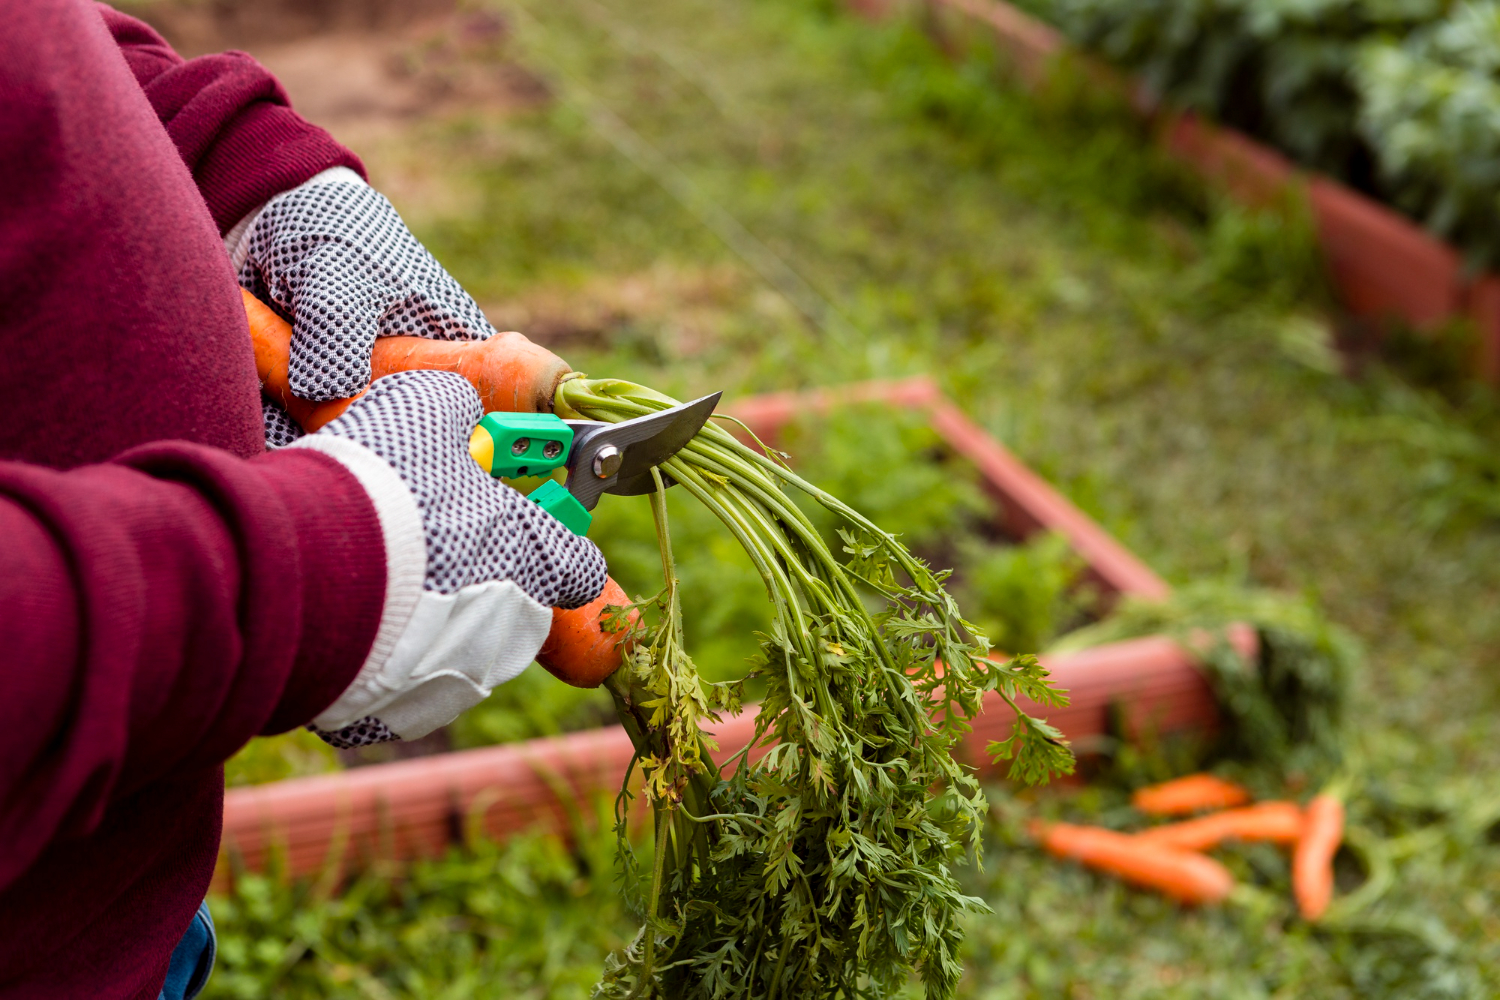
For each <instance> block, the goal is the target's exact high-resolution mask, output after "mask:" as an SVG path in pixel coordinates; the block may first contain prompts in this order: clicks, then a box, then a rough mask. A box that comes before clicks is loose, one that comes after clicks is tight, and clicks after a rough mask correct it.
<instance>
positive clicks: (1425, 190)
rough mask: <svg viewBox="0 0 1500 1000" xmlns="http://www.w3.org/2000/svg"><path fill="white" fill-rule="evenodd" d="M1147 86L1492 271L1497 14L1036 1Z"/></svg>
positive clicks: (1231, 0)
mask: <svg viewBox="0 0 1500 1000" xmlns="http://www.w3.org/2000/svg"><path fill="white" fill-rule="evenodd" d="M1033 6H1037V7H1039V8H1040V10H1041V12H1042V13H1043V14H1044V16H1048V17H1051V18H1052V19H1054V20H1056V21H1057V22H1058V23H1059V24H1061V25H1062V26H1064V28H1065V29H1066V30H1068V31H1069V32H1070V34H1072V35H1073V37H1075V38H1076V39H1078V40H1079V41H1080V42H1081V43H1083V44H1084V45H1087V46H1090V47H1093V48H1096V49H1098V50H1099V51H1100V52H1102V53H1103V54H1104V55H1106V56H1108V57H1109V58H1111V59H1113V60H1115V61H1117V62H1119V63H1121V64H1122V65H1125V66H1128V67H1130V68H1132V69H1135V70H1137V71H1138V72H1139V73H1140V74H1141V75H1142V77H1143V79H1144V80H1145V82H1146V84H1147V86H1148V87H1149V88H1150V90H1151V91H1152V92H1154V93H1155V94H1156V95H1158V96H1160V97H1165V98H1167V99H1169V100H1170V101H1172V102H1174V103H1176V104H1179V105H1182V106H1186V107H1189V108H1194V109H1196V110H1199V111H1204V112H1207V113H1208V114H1210V115H1211V116H1213V117H1214V118H1216V119H1217V120H1219V121H1221V122H1224V123H1225V124H1228V125H1232V126H1234V127H1236V128H1239V129H1242V130H1244V131H1246V132H1249V133H1250V134H1252V135H1255V136H1258V137H1260V138H1262V139H1265V140H1267V141H1268V142H1270V143H1272V144H1273V145H1275V146H1278V147H1280V148H1281V149H1283V150H1285V151H1286V152H1288V153H1290V154H1291V155H1292V156H1293V157H1294V158H1295V159H1296V160H1298V161H1299V162H1301V163H1304V164H1307V165H1308V166H1311V167H1314V168H1316V169H1319V170H1322V171H1325V172H1327V173H1330V174H1332V175H1334V176H1335V177H1339V178H1341V179H1343V180H1345V181H1347V182H1349V183H1350V184H1353V185H1354V186H1355V187H1358V188H1361V189H1364V190H1366V191H1369V192H1371V193H1373V194H1375V195H1377V196H1379V197H1382V198H1384V199H1386V200H1388V201H1390V202H1391V203H1393V204H1394V205H1396V206H1397V207H1398V208H1401V209H1403V210H1404V211H1406V212H1407V213H1409V214H1411V215H1412V216H1413V217H1414V218H1416V219H1418V220H1419V221H1421V222H1423V223H1424V224H1425V225H1427V226H1428V227H1429V228H1430V229H1432V230H1433V231H1434V232H1436V233H1438V234H1439V235H1441V236H1443V237H1445V238H1447V239H1449V240H1451V241H1453V242H1454V243H1456V244H1457V245H1458V246H1460V247H1462V248H1463V249H1464V250H1466V251H1467V252H1468V253H1469V255H1470V257H1471V258H1472V259H1473V260H1475V261H1476V262H1479V263H1484V264H1488V265H1495V264H1500V236H1497V235H1496V234H1497V232H1500V202H1497V199H1496V196H1495V192H1496V190H1497V184H1500V165H1497V163H1500V156H1497V154H1500V138H1497V136H1500V4H1496V3H1495V2H1493V0H1465V2H1453V0H1049V2H1046V3H1042V4H1039V5H1033Z"/></svg>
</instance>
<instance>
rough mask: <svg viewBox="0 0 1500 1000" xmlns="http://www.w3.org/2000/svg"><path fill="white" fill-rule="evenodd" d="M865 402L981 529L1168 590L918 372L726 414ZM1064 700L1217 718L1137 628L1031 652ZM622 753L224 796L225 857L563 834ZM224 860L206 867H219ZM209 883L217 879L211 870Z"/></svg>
mask: <svg viewBox="0 0 1500 1000" xmlns="http://www.w3.org/2000/svg"><path fill="white" fill-rule="evenodd" d="M856 402H873V403H879V404H882V405H884V406H887V407H891V408H895V409H899V410H905V411H911V412H915V413H918V414H921V415H922V416H923V417H925V420H926V422H927V423H928V424H929V425H930V426H931V427H932V429H933V430H934V431H935V432H936V433H937V435H938V436H939V437H940V438H941V439H942V441H943V442H944V443H945V444H946V445H947V447H948V448H950V449H951V450H952V452H953V453H954V454H955V455H957V456H959V457H961V458H963V459H965V460H967V461H968V462H970V463H972V465H973V466H974V468H975V470H976V472H977V474H978V476H979V480H980V483H981V484H982V486H983V488H984V489H985V491H986V492H987V493H988V494H989V495H990V496H991V497H992V498H993V500H994V501H995V527H996V528H997V530H998V531H1000V532H1001V533H1002V534H1004V535H1007V536H1009V537H1011V538H1014V539H1018V540H1023V539H1025V538H1026V537H1027V536H1030V535H1035V534H1036V533H1038V532H1042V531H1050V532H1055V533H1057V534H1060V535H1061V536H1062V537H1064V538H1065V539H1066V540H1067V541H1068V543H1069V545H1070V546H1071V548H1072V549H1073V551H1074V552H1075V553H1077V555H1078V556H1079V557H1080V558H1081V560H1082V561H1083V563H1084V564H1085V566H1086V567H1087V572H1088V576H1089V577H1090V580H1091V583H1092V585H1093V586H1094V588H1095V589H1096V591H1097V592H1098V593H1099V595H1100V597H1101V598H1103V600H1104V602H1105V603H1109V602H1112V601H1113V600H1117V599H1118V598H1119V597H1121V596H1124V595H1132V596H1137V597H1143V598H1164V597H1166V596H1167V595H1168V593H1169V592H1170V591H1169V588H1168V586H1167V584H1166V583H1165V581H1163V580H1162V579H1161V578H1160V577H1158V576H1157V575H1156V574H1155V573H1154V572H1153V571H1152V570H1151V569H1150V568H1149V567H1148V566H1146V565H1145V563H1143V562H1142V561H1141V560H1140V559H1138V558H1137V557H1136V556H1135V555H1134V554H1133V553H1131V552H1130V551H1129V550H1128V549H1126V548H1125V547H1124V546H1122V545H1121V544H1120V543H1119V542H1118V541H1117V540H1115V539H1114V538H1113V537H1111V536H1110V535H1109V534H1108V533H1107V532H1106V531H1104V530H1103V529H1102V528H1101V527H1099V525H1098V524H1096V523H1095V522H1094V521H1093V520H1092V519H1090V518H1089V517H1088V516H1087V515H1085V514H1084V513H1083V512H1082V511H1080V510H1078V508H1076V507H1075V506H1073V505H1072V504H1071V503H1069V502H1068V501H1067V500H1066V499H1065V498H1063V497H1062V496H1061V495H1060V494H1059V493H1057V491H1056V490H1054V489H1053V488H1052V487H1051V486H1049V485H1048V484H1047V483H1046V482H1045V481H1044V480H1043V479H1042V478H1041V477H1039V476H1037V475H1036V473H1034V472H1032V471H1031V470H1030V469H1028V468H1027V467H1026V466H1025V465H1024V464H1023V463H1022V462H1020V461H1019V460H1018V459H1017V458H1016V457H1015V456H1014V455H1012V454H1011V453H1010V452H1009V451H1008V450H1007V449H1006V448H1005V447H1004V446H1003V445H1001V444H1000V443H999V442H997V441H995V440H994V439H993V438H992V437H990V436H989V435H987V434H986V433H985V432H984V431H983V430H981V429H980V428H979V427H977V426H976V425H975V424H974V423H973V422H971V421H970V420H969V419H968V418H967V417H966V416H964V414H963V413H962V412H961V411H960V410H959V409H958V408H957V407H956V406H955V405H954V404H953V403H952V402H951V401H949V400H948V399H946V398H945V397H944V396H943V395H942V393H941V392H940V391H939V390H938V388H937V386H936V385H935V384H934V383H933V382H931V381H930V380H928V379H926V378H915V379H909V380H904V381H899V382H871V383H862V384H858V385H854V386H848V387H843V388H840V389H830V390H818V391H814V392H810V393H784V394H775V395H768V396H760V397H755V398H751V399H747V400H743V401H740V402H739V403H737V404H735V405H734V406H733V407H731V412H732V413H733V414H734V415H735V416H737V417H739V418H740V419H741V420H743V421H744V422H745V423H746V425H747V426H749V427H750V429H751V430H752V431H753V432H754V433H756V434H757V435H758V436H760V437H762V438H763V439H766V440H775V439H776V438H777V436H778V434H779V432H781V431H782V429H783V428H785V427H786V426H787V424H788V423H789V422H790V421H792V420H793V419H794V418H797V417H798V416H800V415H803V414H807V413H818V412H820V411H823V410H826V409H829V408H830V407H831V406H832V405H834V404H835V403H837V404H839V405H840V406H843V405H847V404H850V403H856ZM1231 639H1232V641H1233V642H1234V644H1235V645H1236V647H1238V648H1239V650H1240V651H1241V652H1242V653H1244V654H1246V655H1249V654H1251V653H1252V652H1253V649H1254V644H1255V641H1256V640H1255V635H1254V633H1253V631H1252V630H1251V629H1249V628H1240V629H1235V630H1233V632H1232V634H1231ZM1044 662H1046V663H1047V665H1048V667H1049V668H1050V669H1051V670H1052V671H1053V674H1054V676H1055V677H1056V679H1057V681H1058V684H1059V686H1061V687H1063V688H1066V689H1068V691H1069V692H1070V696H1071V704H1070V705H1069V707H1068V708H1066V709H1061V710H1054V711H1052V712H1050V713H1043V712H1042V711H1041V710H1040V709H1039V708H1036V707H1030V708H1028V710H1029V711H1033V712H1036V713H1037V714H1050V719H1051V721H1052V723H1053V724H1054V725H1056V726H1058V728H1060V729H1061V730H1062V732H1063V733H1064V734H1065V735H1066V736H1067V737H1068V738H1069V739H1070V740H1072V741H1073V742H1074V743H1075V744H1076V745H1077V746H1078V747H1079V749H1080V750H1084V751H1087V750H1088V749H1089V743H1090V740H1091V739H1092V738H1097V737H1099V736H1102V735H1104V734H1106V733H1109V732H1111V731H1116V730H1118V728H1119V727H1121V726H1123V727H1124V728H1126V729H1127V730H1128V729H1131V728H1134V727H1143V728H1148V729H1149V730H1150V731H1152V732H1154V733H1159V734H1166V733H1177V732H1183V731H1189V730H1197V731H1203V732H1206V731H1209V730H1211V729H1212V728H1213V727H1214V726H1215V724H1216V722H1217V710H1216V707H1215V700H1214V696H1213V693H1212V691H1211V689H1210V686H1209V682H1208V681H1207V679H1206V678H1205V676H1204V674H1203V673H1202V671H1201V670H1200V669H1199V668H1198V666H1197V660H1196V657H1195V656H1194V655H1193V653H1192V652H1191V651H1188V650H1185V649H1183V648H1182V647H1181V646H1179V645H1178V644H1177V643H1175V642H1173V641H1172V640H1169V639H1167V638H1163V637H1146V638H1140V639H1133V640H1129V641H1125V642H1117V643H1111V644H1108V645H1103V646H1098V647H1095V648H1093V649H1088V650H1085V651H1082V652H1076V653H1071V654H1068V655H1060V656H1056V657H1044ZM986 708H987V712H986V714H984V715H982V716H980V717H979V718H978V719H977V720H975V726H974V732H973V733H972V735H971V737H970V739H969V741H968V744H967V752H968V753H969V756H970V759H971V760H972V761H974V762H975V763H978V764H983V762H984V761H986V760H987V757H986V755H985V753H984V748H985V745H986V744H987V743H988V742H989V741H991V740H997V739H1003V738H1004V737H1005V736H1007V735H1009V729H1010V724H1011V717H1010V712H1009V710H1008V709H1006V708H1005V707H1004V706H1003V703H1001V702H1000V700H999V699H998V698H997V697H995V698H992V699H991V700H989V701H987V702H986ZM753 720H754V715H753V710H752V711H747V712H746V713H744V714H742V715H740V716H738V717H734V718H731V719H727V720H726V721H725V722H724V724H723V725H722V726H720V727H719V728H718V729H717V730H716V735H717V738H718V741H719V743H720V746H721V751H720V755H721V759H722V758H723V757H727V756H728V755H730V754H732V753H733V752H735V751H736V750H738V749H739V748H741V747H743V746H744V744H745V742H746V741H747V740H748V739H750V737H751V735H752V734H753V731H754V721H753ZM630 756H631V743H630V740H629V739H628V738H627V737H626V735H625V733H624V731H623V730H621V729H620V728H619V727H617V726H610V727H606V728H602V729H593V730H585V731H582V732H576V733H569V734H566V735H562V736H556V737H548V738H545V739H536V740H528V741H525V742H521V743H511V744H506V745H502V746H495V747H485V748H480V749H474V750H466V751H459V752H454V753H446V754H438V755H434V756H430V757H421V758H416V759H412V760H404V761H397V762H393V763H389V764H380V765H373V766H369V767H363V768H357V769H353V770H349V771H344V772H340V773H335V774H327V775H319V776H315V777H308V778H299V779H293V780H289V781H282V782H277V783H274V784H269V785H261V786H257V787H250V788H236V789H232V790H230V791H229V792H228V793H227V794H226V798H225V809H224V839H223V843H224V847H223V850H224V852H225V854H226V856H227V855H229V854H233V855H234V856H236V858H237V860H238V861H239V862H241V863H243V864H244V865H245V866H247V867H249V868H250V869H260V868H262V867H264V866H265V864H266V862H267V861H268V859H269V858H270V857H271V856H272V855H273V853H274V854H279V855H280V857H281V859H282V861H283V863H284V870H285V871H287V872H288V873H289V874H305V873H310V872H314V871H320V870H325V869H326V868H327V867H329V866H334V867H344V866H348V865H351V864H354V865H357V864H362V863H364V862H365V861H366V860H367V859H369V858H370V857H372V856H374V857H381V858H409V857H413V856H421V855H431V854H434V853H437V852H439V851H441V850H442V849H443V848H444V847H445V846H446V845H447V844H449V843H451V842H453V841H454V840H457V839H459V838H460V837H462V836H463V835H464V834H465V832H466V831H467V830H471V829H472V830H482V831H483V832H485V833H487V834H489V835H491V836H504V835H506V834H509V833H513V832H516V831H518V830H522V829H526V828H530V827H535V826H541V827H545V828H549V829H552V830H557V831H562V832H567V830H568V829H569V827H570V825H571V824H572V823H573V822H574V821H575V819H576V817H577V815H578V812H579V810H578V805H577V804H578V803H579V802H587V801H591V800H593V799H594V798H595V797H597V796H599V795H601V794H606V795H607V794H612V793H613V792H614V791H615V789H616V788H617V787H618V784H619V781H620V776H621V775H622V774H623V773H624V770H625V766H626V764H627V762H628V761H629V759H630ZM231 867H232V866H227V865H223V864H221V865H220V870H219V878H220V879H221V880H222V879H224V878H227V877H229V872H230V870H231ZM221 885H222V882H221Z"/></svg>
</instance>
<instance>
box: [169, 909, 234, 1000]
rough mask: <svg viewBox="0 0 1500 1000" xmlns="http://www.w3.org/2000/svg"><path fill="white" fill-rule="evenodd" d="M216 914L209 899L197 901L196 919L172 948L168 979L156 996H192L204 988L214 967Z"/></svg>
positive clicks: (182, 999) (189, 999) (173, 999)
mask: <svg viewBox="0 0 1500 1000" xmlns="http://www.w3.org/2000/svg"><path fill="white" fill-rule="evenodd" d="M218 944H219V942H218V940H217V939H216V938H215V937H214V918H213V917H211V916H209V915H208V903H207V902H206V901H205V902H203V903H200V904H199V905H198V912H197V913H195V914H193V922H192V923H190V924H188V929H187V931H185V932H184V933H183V935H182V940H181V941H178V942H177V947H176V948H174V949H172V963H171V964H170V965H168V966H167V982H166V985H164V986H163V987H162V988H161V996H159V997H158V998H157V1000H193V997H195V996H197V995H198V994H199V993H202V992H203V987H204V985H205V984H207V982H208V974H209V973H210V972H212V971H213V969H214V952H215V951H217V950H218Z"/></svg>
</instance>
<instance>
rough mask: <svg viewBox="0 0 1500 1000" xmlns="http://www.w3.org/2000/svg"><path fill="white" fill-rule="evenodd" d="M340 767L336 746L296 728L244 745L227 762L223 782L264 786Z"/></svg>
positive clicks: (256, 739) (233, 784) (232, 784)
mask: <svg viewBox="0 0 1500 1000" xmlns="http://www.w3.org/2000/svg"><path fill="white" fill-rule="evenodd" d="M338 769H339V759H338V755H337V754H336V753H334V750H333V747H331V746H329V745H328V744H327V743H324V742H323V741H322V740H321V739H319V738H318V737H316V736H314V735H313V734H312V733H310V732H308V731H307V730H306V729H293V730H292V731H291V732H289V733H282V734H281V735H280V736H260V737H256V738H255V739H253V740H251V741H250V742H249V743H247V744H245V746H244V748H243V749H241V750H240V752H239V753H237V754H235V755H234V756H233V757H231V758H229V760H228V761H227V762H226V763H225V764H224V784H226V785H227V786H229V787H230V788H234V787H235V786H237V785H264V784H265V783H266V782H269V781H283V780H285V779H287V778H301V777H305V776H307V775H310V774H324V773H326V772H328V771H337V770H338Z"/></svg>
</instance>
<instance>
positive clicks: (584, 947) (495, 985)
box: [204, 835, 629, 1000]
mask: <svg viewBox="0 0 1500 1000" xmlns="http://www.w3.org/2000/svg"><path fill="white" fill-rule="evenodd" d="M576 839H577V845H576V846H575V847H574V848H573V849H572V850H569V849H568V848H567V847H565V846H564V845H563V843H562V842H561V841H560V840H558V839H557V838H555V837H547V836H539V835H522V836H517V837H513V838H511V839H510V840H508V841H506V842H505V843H504V844H497V843H494V842H492V841H489V840H484V839H477V840H475V841H474V842H473V843H472V844H471V845H470V846H468V847H467V848H463V849H459V848H453V849H451V850H450V851H449V852H448V853H447V854H446V855H445V856H443V857H441V858H437V859H432V860H421V861H416V862H413V863H411V864H409V865H397V866H391V865H388V864H387V865H375V866H373V867H371V868H367V869H366V870H365V871H364V872H363V873H362V874H360V875H359V876H358V877H357V878H355V879H354V880H353V881H351V882H349V883H348V884H347V885H344V886H337V885H336V884H335V883H333V882H331V881H328V880H326V879H320V880H314V881H306V880H299V881H295V882H294V881H291V880H288V879H285V878H282V877H280V876H279V875H277V874H276V873H275V872H274V871H273V872H272V873H270V874H268V875H256V874H242V875H241V876H240V877H239V878H238V879H236V881H235V885H234V889H233V891H232V892H230V893H229V894H228V895H227V896H215V897H213V898H211V899H210V900H209V907H210V909H211V911H212V912H213V917H214V923H215V925H216V928H217V931H218V935H219V954H218V961H217V964H216V967H215V971H214V974H213V976H212V978H211V979H210V980H209V984H208V989H207V992H205V993H204V998H205V1000H260V998H262V997H273V996H274V997H277V998H282V1000H346V998H348V1000H353V998H365V997H378V998H392V997H409V998H412V1000H440V998H443V1000H460V998H461V1000H470V998H473V1000H483V998H494V1000H502V998H503V1000H511V998H514V997H525V998H536V1000H542V998H548V1000H553V998H556V1000H567V998H577V1000H583V998H585V997H587V996H589V994H590V990H591V988H592V986H593V984H594V983H595V981H596V980H597V979H598V976H599V962H600V959H601V957H602V956H603V955H604V954H605V953H606V952H608V951H609V950H610V949H612V948H615V947H618V946H619V945H620V944H621V943H622V941H623V940H624V938H625V935H626V934H627V933H628V928H629V924H628V922H627V921H628V918H627V917H626V916H625V914H624V912H623V910H622V907H621V903H620V901H619V896H618V894H617V892H616V891H615V888H614V886H613V885H612V880H611V878H610V874H609V873H610V866H611V856H610V855H611V851H612V849H613V845H612V843H611V840H610V839H609V838H607V837H603V836H594V835H585V836H582V837H579V838H576ZM335 889H337V891H335Z"/></svg>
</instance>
